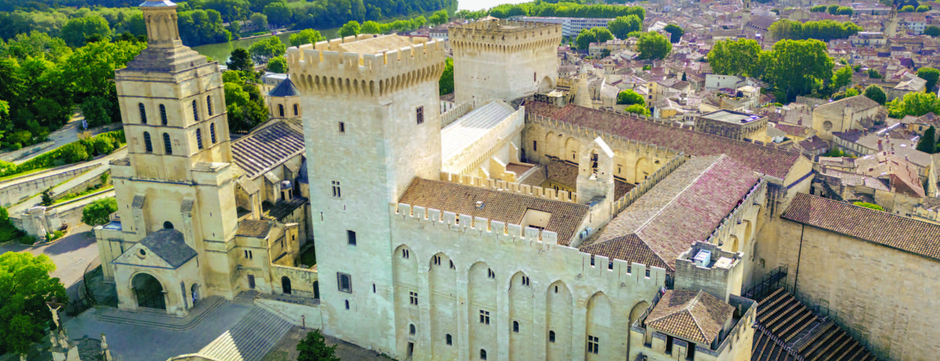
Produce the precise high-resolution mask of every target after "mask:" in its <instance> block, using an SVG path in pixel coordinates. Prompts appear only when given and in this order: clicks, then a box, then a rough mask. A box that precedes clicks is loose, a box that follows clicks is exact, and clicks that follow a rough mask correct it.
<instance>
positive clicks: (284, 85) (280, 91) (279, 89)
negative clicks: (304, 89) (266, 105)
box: [268, 76, 300, 97]
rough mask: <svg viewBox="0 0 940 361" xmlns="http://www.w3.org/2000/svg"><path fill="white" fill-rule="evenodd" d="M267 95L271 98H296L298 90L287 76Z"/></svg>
mask: <svg viewBox="0 0 940 361" xmlns="http://www.w3.org/2000/svg"><path fill="white" fill-rule="evenodd" d="M268 95H269V96H272V97H297V96H300V89H297V86H295V85H294V82H292V81H291V80H290V77H289V76H288V77H287V78H286V79H284V80H281V83H280V84H278V85H277V86H276V87H274V90H271V92H270V93H268Z"/></svg>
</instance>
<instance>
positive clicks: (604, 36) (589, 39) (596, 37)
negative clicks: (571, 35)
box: [574, 27, 614, 50]
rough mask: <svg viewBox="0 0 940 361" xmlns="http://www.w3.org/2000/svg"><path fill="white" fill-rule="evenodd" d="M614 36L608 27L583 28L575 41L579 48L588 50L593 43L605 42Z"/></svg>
mask: <svg viewBox="0 0 940 361" xmlns="http://www.w3.org/2000/svg"><path fill="white" fill-rule="evenodd" d="M613 38H614V34H611V32H610V30H608V29H607V28H602V27H593V28H590V29H581V33H579V34H578V37H577V38H575V40H574V41H575V44H577V46H578V50H588V48H589V46H590V45H591V43H603V42H605V41H607V40H610V39H613Z"/></svg>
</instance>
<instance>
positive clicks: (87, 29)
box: [59, 15, 111, 48]
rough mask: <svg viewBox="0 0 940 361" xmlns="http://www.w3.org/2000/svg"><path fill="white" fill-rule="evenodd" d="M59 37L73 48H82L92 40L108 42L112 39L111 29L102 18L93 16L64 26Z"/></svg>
mask: <svg viewBox="0 0 940 361" xmlns="http://www.w3.org/2000/svg"><path fill="white" fill-rule="evenodd" d="M59 36H61V37H62V39H63V40H65V43H66V44H68V45H69V46H71V47H76V48H77V47H80V46H82V45H85V42H87V41H88V40H91V39H97V40H106V39H109V38H110V37H111V27H110V26H108V21H107V20H105V19H104V18H103V17H101V16H97V15H93V16H86V17H81V18H74V19H71V20H69V21H68V22H67V23H65V25H63V26H62V31H61V32H60V34H59Z"/></svg>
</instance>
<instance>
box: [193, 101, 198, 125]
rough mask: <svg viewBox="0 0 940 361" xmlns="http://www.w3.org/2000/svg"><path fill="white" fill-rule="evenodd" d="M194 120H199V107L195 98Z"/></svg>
mask: <svg viewBox="0 0 940 361" xmlns="http://www.w3.org/2000/svg"><path fill="white" fill-rule="evenodd" d="M193 120H195V121H197V122H198V121H199V107H198V106H197V105H196V101H195V100H193Z"/></svg>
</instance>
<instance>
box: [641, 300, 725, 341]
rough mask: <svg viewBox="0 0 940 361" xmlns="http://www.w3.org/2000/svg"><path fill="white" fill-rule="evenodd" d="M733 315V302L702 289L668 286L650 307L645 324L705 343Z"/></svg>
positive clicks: (711, 339) (713, 336) (715, 335)
mask: <svg viewBox="0 0 940 361" xmlns="http://www.w3.org/2000/svg"><path fill="white" fill-rule="evenodd" d="M732 316H734V306H731V305H729V304H727V303H725V302H724V301H722V300H720V299H718V298H717V297H715V296H712V295H710V294H708V293H706V292H705V291H701V290H699V291H687V290H669V291H666V293H665V294H663V297H662V298H661V299H660V300H659V302H658V303H657V304H656V307H653V310H652V311H650V314H649V317H647V318H646V325H647V326H649V327H652V328H655V329H656V330H659V331H662V332H664V333H667V334H670V335H673V336H676V337H679V338H682V339H684V340H689V341H692V342H695V343H699V344H705V345H708V344H710V343H711V342H712V341H714V340H715V338H717V337H718V334H719V333H720V332H721V330H722V329H723V328H724V326H725V323H727V322H728V320H730V319H731V317H732Z"/></svg>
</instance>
